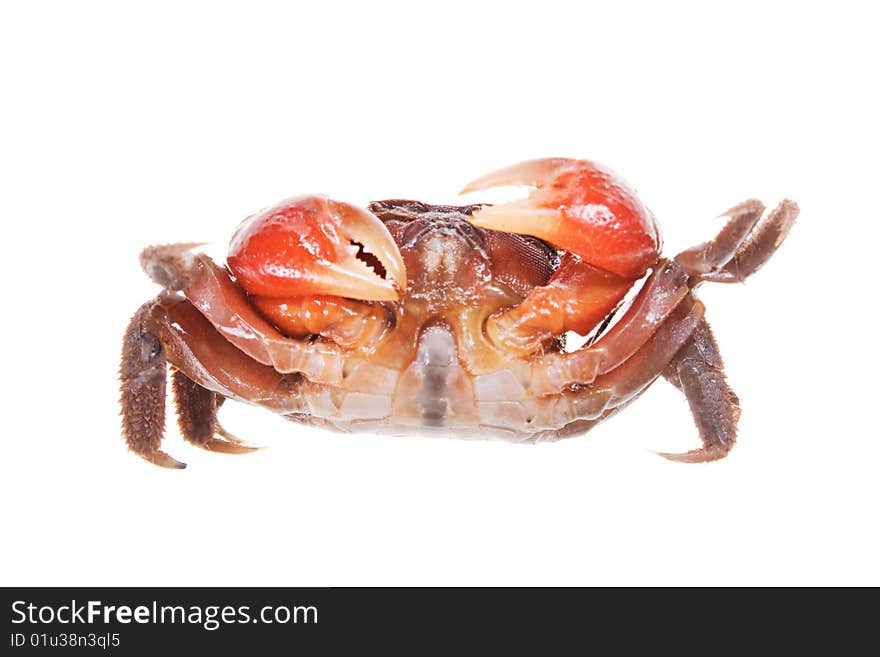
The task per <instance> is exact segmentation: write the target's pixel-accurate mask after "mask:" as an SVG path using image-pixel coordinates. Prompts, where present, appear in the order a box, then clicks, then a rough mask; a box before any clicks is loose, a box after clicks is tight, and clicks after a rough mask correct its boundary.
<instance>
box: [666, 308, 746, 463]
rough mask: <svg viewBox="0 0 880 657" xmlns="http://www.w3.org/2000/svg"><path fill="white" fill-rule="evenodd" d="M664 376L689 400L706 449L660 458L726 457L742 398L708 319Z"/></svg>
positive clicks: (693, 460)
mask: <svg viewBox="0 0 880 657" xmlns="http://www.w3.org/2000/svg"><path fill="white" fill-rule="evenodd" d="M663 376H664V377H666V379H667V380H668V381H670V382H671V383H672V384H673V385H675V387H677V388H678V389H679V390H681V391H682V392H684V394H685V397H687V400H688V404H689V405H690V407H691V413H692V414H693V416H694V423H695V424H696V425H697V429H698V430H699V432H700V438H701V439H702V441H703V447H702V448H700V449H695V450H691V451H689V452H685V453H684V454H667V453H661V454H660V455H661V456H664V457H666V458H667V459H669V460H671V461H679V462H682V463H703V462H705V461H715V460H717V459H720V458H723V457H724V456H725V455H726V454H727V453H728V452H729V451H730V449H731V448H732V447H733V444H734V442H735V441H736V425H737V422H738V421H739V415H740V408H739V399H738V398H737V396H736V394H735V393H734V392H733V390H731V389H730V386H728V385H727V381H726V379H725V377H724V363H723V362H722V360H721V354H720V353H719V351H718V345H717V344H716V343H715V338H714V337H713V336H712V331H711V330H710V328H709V324H708V323H707V322H706V320H705V319H703V320H702V321H701V322H700V323H699V324H698V325H697V327H696V329H695V330H694V332H693V334H692V335H691V337H690V339H689V340H688V341H687V343H685V345H684V347H683V348H682V349H681V351H679V352H678V354H677V355H676V356H675V358H674V359H673V360H672V362H670V363H669V366H668V367H667V368H666V370H665V371H664V372H663Z"/></svg>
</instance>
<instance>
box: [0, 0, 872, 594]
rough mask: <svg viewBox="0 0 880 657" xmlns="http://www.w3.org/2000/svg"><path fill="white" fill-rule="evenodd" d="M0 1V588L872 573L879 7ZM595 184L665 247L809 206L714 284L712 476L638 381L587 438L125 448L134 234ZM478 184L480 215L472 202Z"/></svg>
mask: <svg viewBox="0 0 880 657" xmlns="http://www.w3.org/2000/svg"><path fill="white" fill-rule="evenodd" d="M822 4H823V3H815V4H814V3H803V2H799V3H790V4H789V3H775V2H766V1H764V2H759V3H751V2H738V3H730V4H728V5H723V6H722V5H714V6H713V5H710V3H693V4H682V3H645V4H641V3H638V4H637V3H626V2H615V3H607V2H603V3H598V4H595V3H582V2H578V3H575V2H572V3H554V2H546V1H545V2H541V3H535V2H527V3H515V2H506V3H499V5H498V6H492V5H488V4H485V5H484V4H481V3H477V2H466V3H460V4H459V3H451V2H446V3H436V4H433V5H430V6H428V5H424V4H423V3H401V4H399V5H394V4H387V3H357V4H355V3H352V4H351V5H346V4H337V3H331V2H321V3H302V4H301V5H294V4H293V3H285V4H280V3H279V5H270V4H263V3H257V2H248V3H241V4H240V6H239V7H238V8H230V7H228V6H225V5H221V3H205V4H203V5H200V4H194V3H178V2H174V3H156V2H154V3H149V4H144V5H142V7H141V8H140V9H136V8H133V7H132V6H131V5H125V6H124V5H123V4H122V3H104V4H98V3H90V2H78V3H55V4H52V3H41V2H32V3H15V4H13V3H4V5H3V9H2V10H0V76H2V78H0V89H2V92H0V93H2V100H0V119H2V120H0V220H2V222H3V227H4V230H3V240H2V245H3V246H2V261H0V262H2V267H3V269H2V271H3V274H4V276H3V279H4V303H3V321H2V323H0V331H2V340H3V353H4V356H3V360H2V363H3V372H2V374H3V376H2V384H0V385H2V386H3V409H4V411H3V420H2V441H3V453H4V456H3V474H2V478H0V505H2V511H0V513H2V516H0V525H2V527H3V534H4V538H3V539H2V541H0V556H2V558H0V583H2V584H5V585H49V584H70V585H72V584H91V585H137V584H141V585H146V584H153V585H163V584H168V585H170V584H178V585H227V584H230V585H245V584H248V585H343V584H352V585H363V584H378V585H391V584H404V585H412V584H441V585H446V584H474V585H488V584H505V585H507V584H526V585H532V584H557V585H570V584H588V585H589V584H874V585H877V584H880V567H878V560H877V554H878V548H880V545H878V543H880V541H878V527H877V525H878V522H877V505H878V492H880V491H878V474H877V473H878V468H880V442H878V439H880V435H878V434H880V432H878V429H877V399H876V393H877V383H876V370H877V367H878V357H877V346H876V340H877V334H876V326H877V324H876V313H877V298H876V285H875V283H874V279H875V277H876V271H877V268H876V267H877V256H876V250H877V248H878V235H880V230H878V219H880V217H878V202H877V194H878V173H880V171H878V169H880V167H878V160H877V153H878V147H880V139H878V125H877V117H878V115H880V103H878V91H877V89H878V85H877V62H878V61H880V52H878V45H877V37H876V29H875V28H876V20H873V19H871V18H870V17H869V16H868V15H867V10H866V9H863V8H864V7H868V6H869V3H852V4H850V3H846V2H837V3H834V5H833V7H832V6H830V5H828V4H827V3H824V5H825V6H827V7H828V9H827V10H826V9H821V6H822ZM547 156H572V157H588V158H591V159H596V160H599V161H602V162H605V163H606V164H608V165H610V166H611V167H613V168H615V169H616V170H617V171H618V172H620V173H621V174H622V175H623V176H624V177H626V178H627V179H628V180H629V181H630V182H631V183H632V184H633V185H634V186H635V187H636V188H637V189H638V190H639V192H640V194H641V196H642V198H643V199H644V200H645V202H646V203H647V204H648V205H649V207H651V208H652V210H653V211H654V213H655V214H656V215H657V216H658V218H659V219H660V222H661V224H662V226H663V230H664V234H665V238H666V251H667V253H674V252H675V251H676V250H677V249H680V248H683V247H686V246H689V245H690V244H692V243H695V242H697V241H699V240H702V239H705V238H707V237H708V236H710V235H712V234H714V233H715V232H716V231H717V230H718V228H719V227H720V225H721V223H720V221H719V220H718V219H713V218H714V217H717V215H718V214H719V213H720V212H721V211H723V210H725V209H726V208H727V207H729V206H731V205H733V204H734V203H736V202H738V201H740V200H743V199H745V198H749V197H759V198H762V199H763V200H765V201H766V202H767V203H768V204H775V202H777V201H778V200H779V199H781V198H783V197H785V196H789V197H791V198H793V199H796V200H797V201H798V202H799V203H800V205H801V208H802V215H801V217H800V219H799V221H798V223H797V225H796V226H795V228H794V230H793V232H792V234H791V237H790V239H789V240H788V241H787V242H786V244H785V245H784V246H783V248H782V249H781V250H780V251H779V253H778V254H777V255H776V256H775V257H774V259H773V260H772V261H771V262H770V263H769V264H768V265H767V267H766V268H765V269H763V270H762V271H761V272H760V273H759V274H758V275H757V276H755V278H754V279H752V280H750V281H749V282H748V283H747V284H745V285H741V286H720V285H714V286H712V285H707V286H704V287H703V288H702V289H701V291H700V296H701V298H702V299H703V300H704V302H705V303H706V305H707V308H708V315H707V316H708V317H709V319H710V321H711V322H712V323H713V325H714V327H715V330H716V336H717V338H718V340H719V343H720V345H721V348H722V352H723V354H724V356H725V359H726V361H727V366H728V373H729V378H730V381H731V384H732V385H733V387H734V388H735V390H736V391H737V392H738V393H739V395H740V397H741V400H742V406H743V415H742V421H741V424H740V429H741V432H740V441H739V444H738V446H737V447H736V449H735V450H734V451H733V453H732V454H731V456H730V457H729V458H728V459H727V460H725V461H723V462H720V463H717V464H711V465H705V466H689V465H681V464H673V463H668V462H666V461H664V460H662V459H660V458H659V457H657V456H655V455H654V454H653V453H652V451H651V450H655V449H657V450H671V449H686V448H689V447H694V446H696V445H697V444H698V437H697V433H696V430H695V429H694V427H693V425H692V422H691V419H690V416H689V413H688V409H687V405H686V403H685V401H684V400H683V399H682V398H681V397H680V395H679V394H678V393H677V391H675V390H674V389H672V388H671V387H670V386H669V385H667V384H665V383H663V382H658V383H657V384H656V385H655V386H654V387H653V388H651V390H650V391H649V392H648V393H647V394H645V396H644V397H643V398H642V399H641V400H640V401H639V402H638V403H636V404H634V405H633V406H632V407H630V408H629V409H627V411H626V412H624V413H623V414H621V415H620V416H618V417H616V418H615V419H613V420H611V421H609V422H608V423H607V424H604V425H602V426H601V427H599V428H598V429H596V430H595V431H594V432H593V433H592V434H590V435H588V436H584V437H581V438H577V439H573V440H570V441H566V442H561V443H557V444H545V445H539V446H533V447H529V446H516V445H511V444H507V443H504V442H479V441H478V442H468V441H459V440H438V439H429V438H417V437H410V438H386V437H383V438H377V437H375V436H369V435H333V434H329V433H325V432H321V431H310V430H307V429H304V428H301V427H299V426H297V425H293V424H289V423H286V422H284V421H282V420H280V419H278V418H276V417H273V416H271V415H270V414H268V413H266V412H264V411H261V410H260V409H252V408H242V407H239V408H234V409H233V408H230V409H227V408H224V417H225V419H226V424H227V425H229V427H230V429H231V430H233V431H234V432H236V433H238V434H240V435H242V436H243V437H246V438H248V439H251V440H254V441H258V442H261V443H264V444H268V445H271V447H270V448H268V449H266V450H263V451H262V452H260V453H258V454H256V455H251V456H240V457H233V456H224V455H217V454H210V453H203V452H200V451H199V450H197V449H196V448H193V447H190V446H188V445H185V444H183V442H182V440H181V439H180V437H179V435H178V434H177V431H176V427H175V426H174V424H173V422H169V432H168V439H167V441H166V446H167V449H168V451H169V452H170V453H171V454H173V455H175V456H177V457H178V458H180V459H182V460H184V461H186V462H188V463H189V468H188V469H187V470H185V471H182V472H172V471H165V470H161V469H159V468H155V467H152V466H150V465H148V464H146V463H144V462H142V461H141V460H140V459H138V458H136V457H134V456H132V455H131V454H129V453H128V452H127V451H126V449H125V447H124V445H123V443H122V440H121V439H120V435H119V434H120V432H119V416H118V406H117V397H118V393H117V381H116V370H117V367H118V357H119V344H120V338H121V335H122V331H123V328H124V327H125V325H126V322H127V320H128V318H129V316H130V314H131V313H132V312H133V311H134V310H135V309H136V308H137V307H138V306H139V305H140V304H141V303H142V302H143V301H145V300H146V299H148V298H150V297H151V296H152V295H154V294H155V293H156V291H157V290H156V288H155V286H154V285H153V284H152V283H151V282H150V281H149V280H148V279H147V277H146V276H145V275H144V274H143V273H142V272H141V271H140V269H139V266H138V262H137V256H138V252H139V251H140V249H141V248H142V247H143V246H145V245H148V244H153V243H161V242H174V241H202V240H203V241H217V242H220V243H223V242H224V241H225V240H227V239H228V236H229V235H230V234H231V231H232V229H233V228H234V227H235V226H236V225H237V224H238V222H239V221H240V220H241V219H242V218H243V217H245V216H246V215H247V214H249V213H251V212H253V211H255V210H257V209H259V208H261V207H264V206H266V205H269V204H271V203H273V202H275V201H277V200H279V199H281V198H284V197H286V196H289V195H293V194H298V193H305V192H323V193H327V194H330V195H332V196H335V197H337V198H340V199H344V200H347V201H349V202H352V203H357V204H366V203H367V202H369V201H370V200H372V199H380V198H388V197H409V198H418V199H421V200H425V201H433V202H446V201H452V202H454V201H456V200H457V199H456V192H457V190H458V189H460V187H461V186H462V185H463V184H464V183H466V182H468V181H469V180H470V179H472V178H474V177H476V176H478V175H480V174H482V173H484V172H486V171H489V170H492V169H495V168H497V167H500V166H503V165H506V164H510V163H513V162H517V161H520V160H524V159H529V158H534V157H547ZM469 200H476V199H469Z"/></svg>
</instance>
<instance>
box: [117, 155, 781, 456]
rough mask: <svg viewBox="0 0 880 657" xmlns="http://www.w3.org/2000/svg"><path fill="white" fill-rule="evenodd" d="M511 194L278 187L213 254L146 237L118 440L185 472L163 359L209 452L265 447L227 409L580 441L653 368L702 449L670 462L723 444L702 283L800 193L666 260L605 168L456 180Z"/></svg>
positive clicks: (725, 271) (587, 164)
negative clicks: (144, 283)
mask: <svg viewBox="0 0 880 657" xmlns="http://www.w3.org/2000/svg"><path fill="white" fill-rule="evenodd" d="M512 185H521V186H528V187H530V188H531V190H530V193H529V196H528V197H527V198H523V199H521V200H517V201H512V202H507V203H503V204H500V205H485V204H476V205H467V206H461V207H455V206H446V205H428V204H425V203H421V202H417V201H408V200H388V201H379V202H374V203H372V204H370V206H369V209H362V208H359V207H356V206H354V205H350V204H348V203H344V202H341V201H336V200H333V199H330V198H327V197H323V196H299V197H296V198H290V199H287V200H285V201H282V202H281V203H279V204H277V205H274V206H272V207H270V208H268V209H264V210H262V211H260V212H258V213H257V214H254V215H252V216H250V217H248V218H247V219H245V221H244V222H243V223H242V224H241V225H240V226H239V227H238V229H237V230H236V231H235V233H234V234H233V237H232V240H231V243H230V246H229V251H228V257H227V260H226V263H225V265H224V264H218V263H217V262H215V261H213V260H212V259H211V258H210V257H208V255H206V254H205V253H204V252H203V250H202V249H200V245H198V244H192V243H186V244H173V245H161V246H153V247H149V248H147V249H145V250H144V251H143V252H142V254H141V264H142V267H143V269H144V271H145V272H146V273H147V274H148V275H149V276H150V277H151V278H152V279H153V281H155V282H156V283H158V284H159V285H160V286H161V287H162V288H163V289H162V291H161V292H160V293H159V295H158V296H157V297H156V298H155V299H153V300H151V301H148V302H147V303H145V304H144V305H142V306H141V307H140V309H139V310H138V311H137V312H136V313H135V315H134V317H133V318H132V320H131V322H130V324H129V325H128V328H127V330H126V333H125V337H124V341H123V350H122V364H121V406H122V420H123V422H122V433H123V437H124V438H125V441H126V442H127V444H128V447H129V448H130V450H131V451H132V452H134V453H135V454H137V455H139V456H141V457H143V458H144V459H146V460H147V461H149V462H151V463H154V464H156V465H160V466H165V467H170V468H183V467H185V464H183V463H181V462H180V461H178V460H176V459H175V458H173V457H172V456H170V455H169V454H167V453H166V452H165V451H163V450H162V440H163V434H164V429H165V426H164V425H165V402H166V377H167V373H168V371H169V369H170V376H171V387H172V390H173V393H174V399H175V404H176V410H177V416H178V424H179V427H180V432H181V434H182V436H183V438H184V439H185V440H187V441H188V442H190V443H192V444H194V445H197V446H199V447H202V448H204V449H207V450H211V451H215V452H224V453H235V454H240V453H246V452H250V451H253V450H254V449H256V448H257V447H256V446H255V445H252V444H249V443H246V442H244V441H242V440H240V439H238V438H236V437H235V436H233V435H232V434H230V433H229V432H228V431H226V430H225V429H224V428H223V427H222V426H221V425H220V423H219V422H218V420H217V412H218V409H219V408H220V406H221V404H222V403H223V402H224V401H225V400H226V399H233V400H236V401H241V402H246V403H249V404H253V405H257V406H262V407H264V408H267V409H269V410H271V411H274V412H275V413H278V414H280V415H282V416H284V417H285V418H287V419H290V420H293V421H295V422H300V423H305V424H310V425H319V426H323V427H327V428H331V429H335V430H342V431H368V432H392V433H397V434H409V433H417V432H429V433H442V434H444V435H452V436H455V435H461V436H466V435H479V436H484V435H485V436H489V435H501V436H506V437H508V438H510V439H513V440H518V441H537V440H543V439H557V438H563V437H567V436H574V435H577V434H582V433H584V432H586V431H588V430H589V429H591V428H593V427H594V426H596V425H597V424H598V423H599V422H601V421H602V420H604V419H606V418H608V417H610V416H612V415H614V414H615V413H617V412H618V411H620V410H621V409H622V408H623V407H625V406H626V405H627V404H629V403H630V402H632V401H633V400H635V399H636V398H637V397H638V396H639V395H641V394H642V393H643V392H644V391H645V390H646V389H647V388H648V386H650V385H651V384H652V383H653V382H654V381H655V380H657V379H658V378H660V377H663V378H665V379H666V380H667V381H669V382H670V383H672V384H673V385H674V386H676V387H677V388H679V389H680V390H681V391H682V392H683V393H684V395H685V397H686V398H687V401H688V403H689V405H690V409H691V412H692V414H693V418H694V421H695V423H696V426H697V429H698V433H699V436H700V439H701V441H702V445H701V446H700V447H698V448H695V449H693V450H691V451H687V452H684V453H676V454H671V453H662V454H661V455H662V456H664V457H666V458H667V459H670V460H672V461H679V462H690V463H696V462H706V461H713V460H717V459H720V458H722V457H724V456H726V455H727V453H728V452H729V451H730V449H731V447H732V446H733V445H734V442H735V440H736V427H737V422H738V419H739V415H740V409H739V402H738V399H737V396H736V395H735V394H734V393H733V391H732V390H731V388H730V387H729V385H728V383H727V381H726V379H725V374H724V367H723V364H722V360H721V356H720V354H719V350H718V346H717V344H716V342H715V339H714V338H713V335H712V332H711V330H710V328H709V324H708V322H707V321H706V318H705V312H704V311H705V309H704V306H703V304H702V303H701V302H700V300H699V299H698V298H697V297H696V296H695V294H694V293H695V290H696V289H697V287H698V286H699V285H700V284H702V283H704V282H719V283H734V282H738V281H743V280H745V279H746V278H747V277H749V276H750V275H751V274H753V273H754V272H755V271H756V270H758V269H759V268H760V267H761V266H762V265H763V264H764V263H765V262H766V261H767V260H768V259H769V257H770V256H771V255H772V254H773V253H774V252H775V251H776V249H777V248H778V247H779V245H780V244H781V243H782V241H783V240H784V239H785V237H786V235H787V234H788V232H789V229H790V228H791V226H792V224H793V223H794V220H795V218H796V216H797V214H798V207H797V205H796V204H795V203H793V202H792V201H789V200H784V201H782V202H781V203H780V204H779V205H778V206H777V207H776V208H775V209H774V210H773V211H772V212H769V213H766V214H765V212H764V206H763V205H762V204H761V203H760V202H759V201H756V200H749V201H745V202H744V203H741V204H739V205H737V206H736V207H734V208H732V209H730V210H728V211H727V212H726V213H725V215H724V216H726V218H727V221H726V223H725V225H724V227H723V228H722V229H721V231H720V232H719V233H718V235H717V236H716V237H715V238H714V239H712V240H710V241H707V242H705V243H703V244H700V245H698V246H695V247H693V248H690V249H687V250H685V251H683V252H681V253H679V254H678V255H676V256H674V257H672V258H667V257H663V256H662V255H661V237H660V231H659V228H658V225H657V222H656V220H655V218H654V216H653V215H652V213H651V212H650V211H649V210H648V209H647V208H646V207H645V205H643V204H642V202H641V201H640V200H639V199H638V197H637V196H636V194H635V193H634V191H633V190H632V189H631V188H630V187H629V186H628V185H627V184H626V183H625V182H624V181H623V180H622V179H621V178H619V177H618V176H617V175H615V174H614V173H613V172H612V171H610V170H609V169H607V168H605V167H603V166H601V165H599V164H596V163H594V162H591V161H587V160H574V159H567V158H551V159H541V160H531V161H528V162H523V163H520V164H516V165H514V166H511V167H507V168H504V169H501V170H499V171H496V172H494V173H491V174H488V175H486V176H483V177H481V178H479V179H477V180H475V181H473V182H472V183H470V184H469V185H467V186H466V187H465V189H464V190H463V192H475V191H479V190H485V189H489V188H493V187H498V186H512ZM571 336H581V337H582V338H584V337H585V338H586V340H581V343H582V344H580V346H577V345H572V343H571V341H569V343H568V346H567V345H566V339H567V337H571Z"/></svg>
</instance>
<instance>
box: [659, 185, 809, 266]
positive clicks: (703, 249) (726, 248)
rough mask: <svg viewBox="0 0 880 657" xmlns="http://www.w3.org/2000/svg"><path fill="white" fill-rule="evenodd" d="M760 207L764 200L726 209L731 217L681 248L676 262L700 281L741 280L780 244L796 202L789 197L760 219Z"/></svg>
mask: <svg viewBox="0 0 880 657" xmlns="http://www.w3.org/2000/svg"><path fill="white" fill-rule="evenodd" d="M763 211H764V206H763V204H762V203H760V202H759V201H754V200H752V201H745V202H744V203H741V204H740V205H738V206H736V207H734V208H732V209H730V210H728V211H727V212H726V213H725V216H728V217H730V218H731V219H730V221H729V222H728V223H727V225H726V226H725V227H724V228H723V229H722V230H721V232H720V233H719V234H718V236H717V237H715V238H714V239H712V240H710V241H708V242H705V243H703V244H701V245H699V246H695V247H693V248H690V249H687V250H685V251H682V252H681V253H679V254H678V255H677V256H675V260H676V262H678V263H679V264H680V265H682V267H684V268H685V269H687V270H688V271H689V272H691V273H692V274H694V275H696V276H698V280H700V281H713V282H716V283H739V282H741V281H744V280H745V279H746V278H748V277H749V276H751V275H752V274H754V273H755V272H756V271H758V269H760V268H761V267H762V266H763V265H764V263H765V262H767V260H769V258H770V256H771V255H773V253H774V252H775V251H776V249H778V248H779V246H780V245H781V244H782V242H783V241H784V240H785V238H786V236H787V235H788V232H789V230H791V227H792V226H793V225H794V221H795V219H796V218H797V215H798V212H799V210H798V206H797V204H796V203H794V202H792V201H789V200H784V201H782V202H781V203H780V204H779V205H778V206H776V208H775V209H774V210H773V211H772V212H770V214H768V215H766V216H765V217H764V218H763V219H761V214H762V213H763ZM759 219H761V220H760V221H759Z"/></svg>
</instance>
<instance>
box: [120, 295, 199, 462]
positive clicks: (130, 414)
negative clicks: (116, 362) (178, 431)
mask: <svg viewBox="0 0 880 657" xmlns="http://www.w3.org/2000/svg"><path fill="white" fill-rule="evenodd" d="M154 305H155V302H154V301H150V302H148V303H145V304H144V305H143V306H141V307H140V308H139V309H138V311H137V312H136V313H135V314H134V317H132V318H131V322H129V324H128V328H127V329H126V331H125V337H124V338H123V342H122V363H121V365H120V368H119V379H120V390H121V399H120V401H121V404H122V435H123V437H124V438H125V442H126V443H127V444H128V447H129V449H130V450H131V451H132V452H134V453H135V454H137V455H138V456H140V457H142V458H144V459H146V460H147V461H149V462H150V463H155V464H156V465H161V466H163V467H166V468H184V467H186V465H185V464H184V463H181V462H179V461H177V460H175V459H173V458H172V457H170V456H169V455H168V454H166V453H165V452H163V451H162V450H161V449H159V447H160V445H161V443H162V438H163V436H164V434H165V370H166V367H167V364H166V360H165V349H164V347H163V346H162V341H161V340H160V339H159V337H158V336H157V335H156V334H155V333H154V332H153V331H151V330H150V327H149V315H150V311H151V310H152V308H153V306H154Z"/></svg>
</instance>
